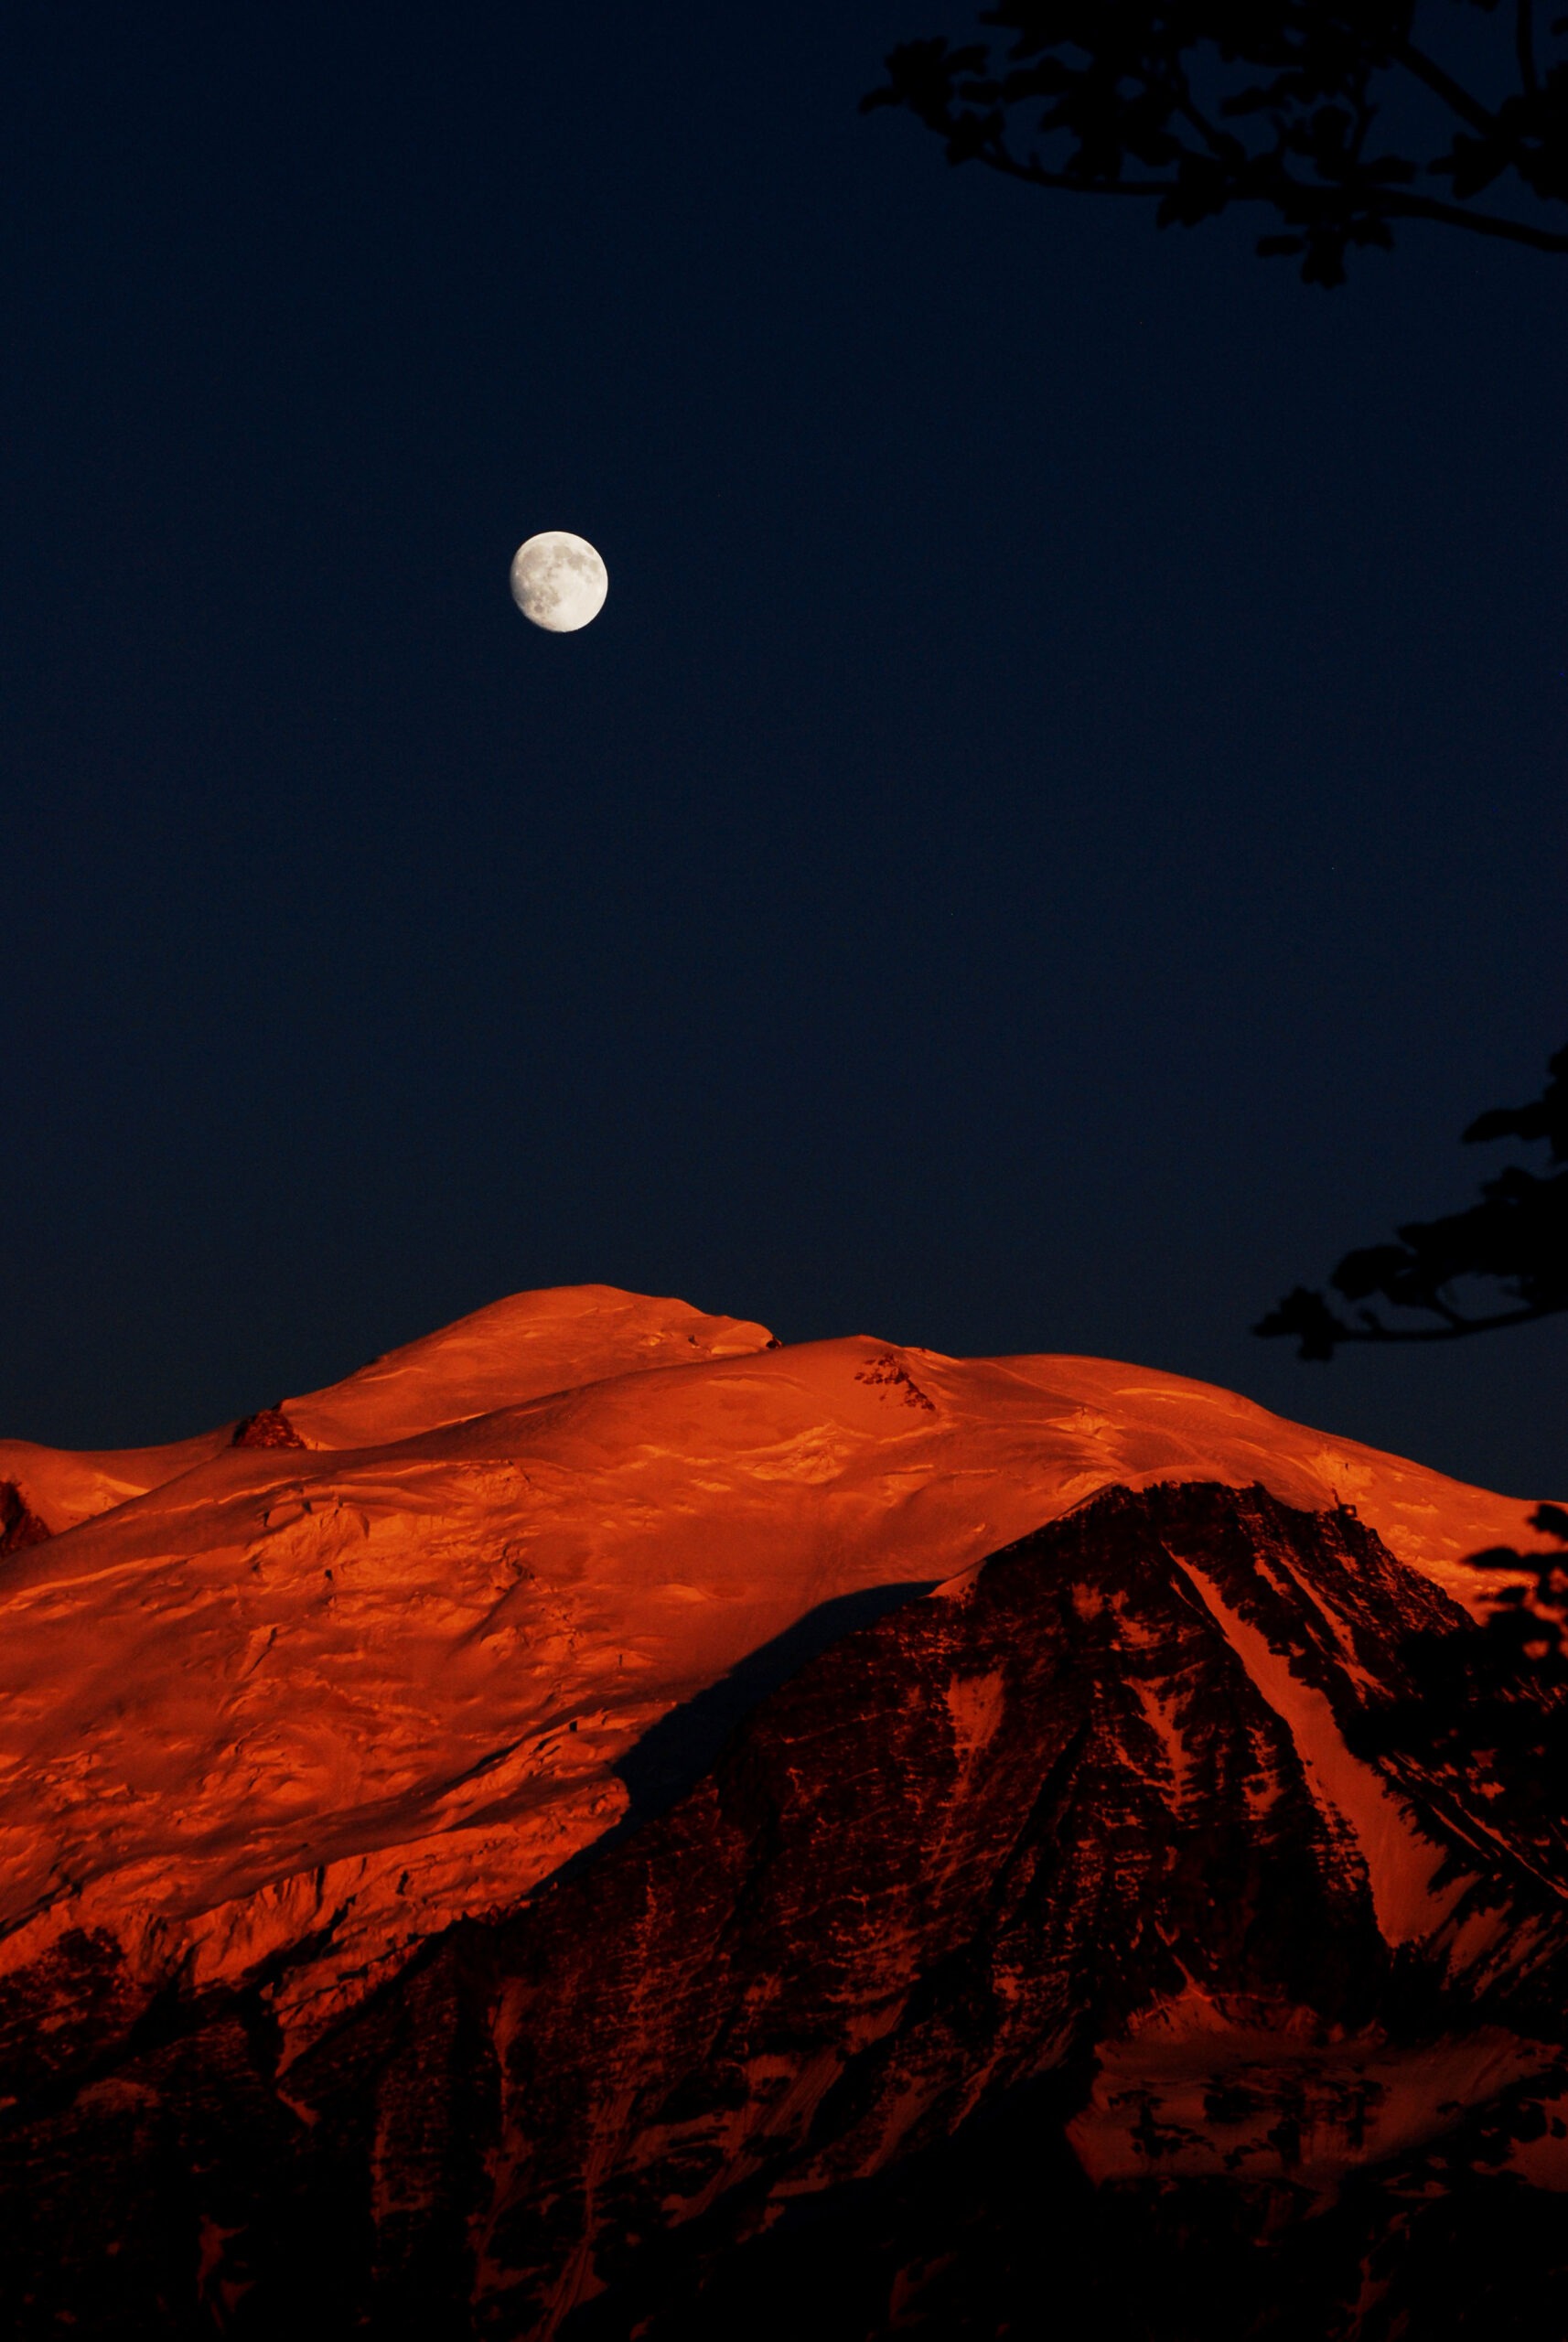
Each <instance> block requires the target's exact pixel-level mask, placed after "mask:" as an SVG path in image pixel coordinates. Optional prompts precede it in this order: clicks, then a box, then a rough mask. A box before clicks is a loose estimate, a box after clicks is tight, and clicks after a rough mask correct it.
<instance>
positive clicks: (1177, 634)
mask: <svg viewBox="0 0 1568 2342" xmlns="http://www.w3.org/2000/svg"><path fill="white" fill-rule="evenodd" d="M11 21H12V29H11V31H10V33H9V34H8V35H7V37H6V48H5V55H4V58H3V59H0V83H3V85H4V91H5V95H4V105H5V112H6V113H7V115H8V117H9V120H8V123H7V126H6V132H5V146H6V151H7V155H8V160H7V161H6V163H5V176H6V187H5V223H6V224H5V258H4V282H3V285H0V297H3V301H4V307H5V315H6V317H7V320H8V324H7V338H8V340H9V342H10V358H9V362H8V365H7V368H6V371H5V384H4V392H3V396H4V409H5V411H4V416H3V438H4V447H5V457H4V460H5V470H6V483H7V484H6V493H5V526H4V532H3V536H0V544H3V559H4V576H3V590H4V602H5V638H4V652H3V658H4V675H3V679H0V683H3V701H4V718H3V726H4V733H3V747H4V774H3V792H4V794H3V800H0V802H3V822H4V829H3V836H4V870H5V978H4V988H3V1003H4V1005H3V1016H4V1030H5V1051H4V1063H5V1147H4V1155H3V1170H0V1231H3V1240H4V1262H3V1266H0V1280H3V1282H0V1292H3V1296H4V1302H3V1324H4V1340H3V1343H0V1428H3V1429H4V1430H5V1432H6V1433H8V1434H20V1435H24V1436H28V1437H33V1438H38V1439H43V1440H48V1441H51V1442H58V1443H65V1444H70V1445H106V1444H119V1443H124V1442H130V1441H136V1440H156V1439H164V1438H168V1437H172V1436H175V1435H177V1434H180V1433H182V1432H185V1431H188V1430H191V1429H194V1428H197V1427H198V1426H199V1425H202V1424H205V1423H211V1422H215V1421H218V1420H220V1419H221V1418H223V1417H224V1416H226V1415H230V1414H233V1413H239V1412H241V1411H242V1410H248V1409H250V1408H252V1407H255V1406H259V1405H261V1404H263V1403H264V1402H268V1401H271V1400H273V1399H274V1398H276V1397H277V1396H278V1395H279V1394H280V1393H281V1392H284V1391H299V1390H302V1389H305V1388H306V1387H309V1386H310V1385H313V1384H316V1383H319V1382H322V1381H325V1380H328V1379H330V1378H332V1377H335V1376H337V1375H339V1374H341V1373H344V1372H346V1371H348V1370H349V1369H351V1368H352V1367H354V1366H356V1365H358V1364H359V1363H360V1362H361V1361H362V1360H363V1359H366V1358H367V1357H369V1356H370V1355H371V1354H372V1353H373V1352H375V1351H377V1350H380V1349H382V1348H386V1347H388V1346H389V1345H391V1344H392V1343H395V1342H399V1341H403V1340H406V1339H408V1338H412V1337H413V1336H414V1335H416V1334H419V1333H421V1332H424V1331H425V1330H427V1329H429V1328H430V1327H434V1326H435V1325H437V1324H439V1323H441V1322H442V1321H444V1320H446V1319H448V1318H450V1317H453V1316H456V1315H458V1314H459V1313H461V1312H463V1311H466V1310H468V1309H471V1308H474V1307H476V1306H478V1305H480V1304H481V1303H483V1302H485V1301H487V1300H489V1299H492V1298H494V1297H495V1296H497V1295H499V1294H502V1293H504V1292H508V1291H511V1290H515V1289H517V1288H520V1287H523V1286H529V1285H541V1284H561V1283H571V1282H577V1281H587V1280H602V1281H605V1282H608V1283H612V1284H624V1285H629V1286H634V1287H637V1288H639V1289H642V1290H646V1291H651V1292H656V1293H659V1292H671V1293H679V1294H681V1295H684V1296H686V1297H687V1298H689V1299H690V1300H692V1301H693V1302H696V1303H698V1304H700V1305H703V1307H706V1308H710V1309H722V1310H727V1311H732V1312H735V1313H736V1314H739V1315H744V1316H758V1317H762V1318H764V1319H766V1320H767V1321H768V1323H769V1324H770V1325H771V1326H773V1327H774V1328H775V1330H776V1331H778V1332H779V1334H781V1335H782V1336H784V1337H785V1338H787V1339H799V1338H807V1337H810V1336H813V1335H818V1334H827V1333H846V1332H852V1331H860V1330H865V1331H868V1332H874V1333H876V1334H878V1335H882V1336H885V1337H886V1338H890V1339H896V1340H899V1341H905V1342H917V1343H925V1344H929V1345H931V1346H933V1347H935V1348H941V1349H947V1350H959V1351H993V1350H1004V1349H1031V1350H1042V1349H1055V1350H1081V1351H1092V1352H1097V1353H1101V1354H1106V1355H1111V1356H1115V1357H1122V1358H1129V1359H1137V1360H1140V1361H1142V1362H1145V1363H1147V1364H1150V1365H1154V1366H1159V1367H1163V1368H1167V1369H1171V1370H1176V1371H1177V1372H1183V1373H1188V1374H1197V1375H1200V1376H1205V1377H1208V1378H1209V1379H1211V1380H1217V1381H1219V1382H1223V1383H1226V1384H1228V1385H1230V1386H1232V1387H1235V1388H1239V1389H1240V1390H1243V1391H1247V1392H1249V1393H1250V1394H1251V1395H1252V1396H1254V1397H1256V1398H1258V1399H1261V1400H1262V1401H1263V1402H1264V1403H1266V1404H1267V1405H1270V1406H1273V1407H1275V1408H1278V1409H1279V1410H1281V1411H1282V1412H1283V1413H1288V1414H1291V1415H1294V1416H1298V1417H1301V1418H1303V1419H1305V1420H1307V1421H1310V1422H1315V1423H1322V1424H1324V1425H1325V1426H1326V1427H1329V1428H1332V1429H1335V1430H1338V1431H1341V1432H1345V1433H1348V1434H1355V1435H1357V1436H1359V1437H1362V1438H1366V1439H1369V1440H1371V1441H1373V1442H1376V1443H1378V1444H1380V1445H1388V1446H1391V1447H1394V1448H1397V1449H1400V1450H1402V1451H1403V1452H1406V1453H1409V1454H1412V1455H1413V1456H1417V1457H1419V1458H1420V1459H1421V1460H1423V1462H1427V1463H1431V1464H1435V1465H1438V1466H1443V1467H1444V1468H1445V1469H1448V1470H1451V1471H1453V1472H1455V1473H1457V1474H1459V1475H1461V1476H1463V1477H1470V1478H1475V1479H1478V1480H1481V1481H1485V1482H1488V1483H1490V1484H1492V1485H1494V1486H1499V1487H1504V1488H1512V1489H1514V1490H1516V1491H1517V1492H1520V1493H1521V1494H1530V1495H1532V1496H1533V1495H1541V1494H1551V1495H1557V1496H1561V1495H1563V1494H1564V1493H1568V1460H1565V1455H1564V1445H1563V1390H1564V1384H1565V1380H1568V1377H1565V1373H1564V1369H1565V1367H1568V1326H1565V1324H1564V1322H1563V1320H1561V1319H1559V1320H1557V1321H1555V1322H1554V1323H1552V1324H1548V1325H1545V1326H1541V1327H1531V1328H1528V1329H1526V1330H1525V1331H1524V1332H1522V1333H1513V1334H1508V1335H1503V1336H1499V1337H1497V1338H1493V1339H1492V1340H1491V1341H1490V1342H1488V1341H1486V1340H1482V1341H1478V1342H1474V1343H1469V1344H1461V1345H1455V1346H1454V1347H1452V1348H1448V1347H1436V1348H1433V1349H1430V1350H1412V1351H1398V1352H1392V1353H1387V1354H1378V1353H1366V1352H1362V1353H1350V1354H1348V1355H1345V1356H1343V1357H1342V1358H1341V1359H1339V1360H1337V1362H1336V1363H1335V1364H1334V1365H1332V1366H1330V1367H1308V1366H1303V1365H1301V1364H1299V1363H1297V1361H1296V1360H1295V1359H1294V1356H1293V1355H1292V1354H1291V1352H1290V1349H1289V1348H1288V1346H1287V1345H1285V1344H1283V1343H1273V1344H1265V1343H1262V1342H1260V1341H1258V1340H1256V1339H1255V1338H1253V1337H1252V1336H1251V1334H1250V1332H1249V1330H1248V1328H1249V1327H1250V1325H1251V1323H1252V1321H1253V1320H1254V1319H1255V1318H1256V1317H1257V1316H1259V1315H1260V1314H1261V1312H1262V1309H1263V1308H1264V1307H1265V1306H1267V1305H1269V1304H1270V1303H1272V1302H1273V1301H1274V1300H1275V1299H1276V1298H1277V1297H1278V1295H1280V1294H1281V1293H1282V1292H1283V1290H1284V1288H1285V1287H1286V1286H1288V1285H1291V1284H1295V1283H1296V1282H1298V1281H1306V1282H1309V1283H1316V1282H1318V1281H1319V1280H1320V1279H1321V1278H1322V1277H1323V1275H1324V1274H1325V1273H1326V1271H1327V1270H1328V1269H1329V1268H1330V1267H1331V1266H1332V1265H1333V1262H1334V1261H1335V1260H1336V1259H1337V1257H1338V1255H1339V1253H1340V1252H1343V1251H1344V1250H1345V1249H1347V1248H1348V1246H1349V1245H1351V1244H1353V1243H1369V1242H1372V1241H1376V1240H1378V1239H1380V1238H1381V1237H1382V1236H1383V1235H1384V1234H1385V1233H1387V1232H1388V1231H1389V1230H1390V1228H1391V1224H1392V1223H1393V1222H1394V1221H1395V1220H1397V1219H1410V1218H1414V1217H1417V1216H1425V1215H1429V1214H1431V1213H1434V1212H1436V1211H1440V1210H1444V1209H1452V1208H1455V1207H1457V1206H1458V1205H1459V1204H1460V1203H1462V1202H1464V1201H1465V1200H1466V1199H1467V1198H1468V1197H1469V1195H1470V1193H1471V1191H1472V1189H1473V1187H1474V1186H1475V1183H1476V1180H1477V1176H1480V1175H1481V1174H1482V1173H1484V1172H1485V1171H1486V1170H1487V1169H1488V1168H1490V1167H1493V1166H1494V1165H1495V1163H1496V1162H1497V1161H1498V1159H1500V1158H1499V1157H1498V1155H1496V1153H1495V1152H1494V1151H1487V1150H1480V1149H1475V1148H1469V1149H1466V1148H1462V1147H1460V1146H1459V1145H1458V1144H1456V1139H1457V1133H1458V1131H1459V1129H1460V1128H1461V1126H1462V1125H1463V1124H1464V1123H1466V1121H1468V1120H1469V1119H1470V1117H1471V1116H1473V1115H1474V1114H1476V1113H1477V1112H1479V1111H1480V1110H1481V1109H1483V1108H1485V1107H1487V1106H1491V1105H1495V1104H1499V1103H1512V1102H1516V1101H1521V1100H1523V1099H1524V1098H1526V1097H1528V1096H1530V1095H1532V1094H1533V1093H1534V1092H1535V1091H1536V1090H1538V1089H1539V1088H1540V1085H1541V1079H1542V1076H1543V1072H1544V1064H1545V1059H1546V1057H1547V1055H1548V1053H1549V1052H1550V1051H1551V1050H1552V1048H1553V1047H1557V1046H1558V1045H1560V1044H1561V1043H1562V1042H1563V1039H1564V1038H1565V1037H1568V984H1565V983H1564V958H1563V941H1562V931H1561V929H1562V911H1561V904H1562V900H1563V879H1564V846H1565V843H1568V815H1565V800H1564V787H1563V781H1564V762H1565V749H1568V685H1565V683H1564V682H1563V662H1564V656H1565V653H1568V435H1565V433H1564V428H1563V424H1564V384H1565V383H1568V263H1563V262H1560V261H1553V260H1551V259H1543V258H1537V257H1535V256H1533V255H1529V254H1523V253H1520V252H1513V251H1509V250H1506V249H1500V248H1499V249H1494V248H1492V247H1489V246H1487V245H1484V244H1481V243H1480V242H1478V241H1477V242H1476V243H1475V244H1474V245H1472V244H1470V243H1468V242H1465V241H1464V240H1463V239H1459V238H1455V237H1454V236H1452V235H1445V234H1444V232H1442V231H1436V230H1431V231H1412V232H1408V233H1407V234H1406V235H1405V237H1404V239H1403V241H1402V247H1401V249H1400V250H1399V251H1398V252H1396V253H1395V254H1394V255H1393V256H1392V258H1391V259H1390V258H1386V257H1383V256H1380V255H1372V256H1370V257H1369V258H1367V259H1365V260H1364V261H1363V262H1361V263H1359V265H1355V266H1353V269H1352V277H1351V283H1350V285H1349V286H1348V289H1347V290H1345V291H1344V292H1341V293H1337V294H1330V295H1325V294H1323V293H1321V292H1318V291H1316V290H1308V289H1305V288H1304V287H1303V286H1302V285H1299V284H1298V282H1297V281H1296V279H1295V276H1294V273H1293V271H1292V269H1291V266H1290V264H1289V263H1282V262H1273V263H1262V262H1260V261H1257V260H1255V259H1254V258H1253V257H1252V256H1251V242H1252V239H1253V236H1254V235H1255V234H1256V232H1257V231H1258V230H1259V228H1260V227H1261V226H1264V225H1267V224H1268V223H1267V222H1264V221H1257V220H1237V221H1234V222H1230V221H1227V222H1224V223H1221V224H1220V225H1219V226H1216V227H1211V228H1208V229H1207V230H1202V231H1195V232H1191V233H1187V232H1183V231H1170V232H1167V233H1165V234H1163V235H1157V234H1156V233H1155V231H1154V230H1153V228H1152V227H1151V225H1150V222H1149V220H1148V219H1147V217H1146V216H1145V214H1144V211H1143V210H1142V209H1141V207H1132V206H1128V207H1117V206H1114V205H1110V204H1101V203H1097V202H1094V201H1090V200H1075V199H1072V198H1069V197H1060V198H1051V197H1049V196H1046V195H1040V194H1036V193H1033V192H1031V191H1029V190H1026V189H1024V188H1016V187H1012V186H1008V185H1005V184H1004V183H1002V182H999V181H996V180H993V179H991V178H989V177H983V175H981V174H979V173H978V172H975V173H969V172H962V171H960V172H952V171H950V170H948V169H947V168H946V167H944V165H943V163H942V161H941V157H940V151H939V149H938V148H937V146H936V145H935V144H934V143H933V142H932V141H931V140H930V139H929V138H928V137H927V136H926V135H925V134H923V133H922V132H921V131H919V130H918V128H917V127H916V126H915V125H914V124H912V123H910V122H909V121H908V120H907V119H904V118H901V117H894V116H890V115H886V114H883V115H876V116H874V117H872V118H870V119H862V118H861V116H860V115H859V114H858V113H857V110H856V108H857V101H858V99H859V97H860V95H861V94H862V92H863V91H865V90H867V89H869V88H870V87H871V86H873V84H874V83H875V81H877V80H878V79H879V67H880V59H881V57H882V55H883V53H884V51H885V50H886V48H888V47H889V46H890V44H891V43H892V42H893V41H894V40H896V39H897V38H903V37H906V36H909V35H912V34H918V33H923V32H926V31H929V30H931V29H933V28H934V25H935V24H940V23H941V22H943V16H942V12H941V11H940V9H939V10H936V11H935V12H934V16H933V14H932V12H931V11H930V10H929V6H928V5H927V0H875V5H865V6H863V7H858V8H848V9H846V8H844V7H843V6H842V5H828V0H800V5H794V6H791V7H786V8H783V9H771V10H766V11H765V10H757V11H751V12H748V11H746V10H737V9H734V8H724V9H720V8H718V7H713V6H707V5H691V6H687V7H683V8H680V9H677V10H675V11H673V12H671V14H669V15H667V16H665V17H664V18H663V19H662V20H659V19H654V18H650V16H649V15H648V12H647V11H645V10H643V9H640V8H632V7H629V6H626V5H607V6H606V5H594V0H573V4H572V5H570V6H564V5H527V0H520V5H512V6H501V5H464V0H454V5H446V6H443V7H441V8H435V7H430V6H423V7H413V6H408V5H387V0H381V5H376V6H373V7H372V6H369V5H358V4H357V0H345V4H344V5H335V6H333V7H331V8H328V9H323V8H321V7H319V6H313V7H311V8H308V9H306V8H304V7H299V6H294V5H279V0H267V5H264V6H262V5H227V6H224V7H221V8H212V7H210V6H202V7H198V6H196V5H192V0H152V5H148V6H146V7H142V8H136V9H126V8H124V7H123V6H114V7H111V6H109V5H98V0H91V5H73V0H47V5H45V0H22V5H20V7H19V9H18V10H17V11H16V13H14V15H13V17H12V20H11ZM1130 213H1131V214H1132V215H1133V216H1128V215H1129V214H1130ZM553 527H560V528H567V529H572V530H576V531H578V532H581V533H583V534H585V535H586V536H588V537H589V538H591V539H592V540H593V542H594V543H596V545H597V546H598V547H599V548H600V550H601V551H602V552H603V553H604V555H605V557H606V559H607V563H608V564H609V572H610V596H609V601H608V604H607V607H606V609H605V612H604V614H603V616H602V618H600V619H599V620H598V621H597V622H596V624H595V625H594V626H593V627H592V628H590V629H588V630H587V631H586V632H585V633H583V634H581V635H576V636H570V637H561V638H553V637H549V636H545V635H543V634H541V633H538V632H536V631H534V630H533V629H532V628H529V627H528V626H527V625H525V624H524V622H523V621H522V620H521V618H519V616H518V614H517V612H516V610H515V609H514V608H513V607H512V604H511V602H510V598H509V596H508V591H507V569H508V564H509V562H510V556H511V553H512V552H513V549H514V548H515V546H516V545H517V544H518V543H519V542H520V541H521V539H522V538H523V537H525V536H527V535H529V534H530V533H532V532H534V531H535V530H538V529H543V528H553Z"/></svg>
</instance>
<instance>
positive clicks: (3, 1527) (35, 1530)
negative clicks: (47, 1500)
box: [0, 1480, 49, 1559]
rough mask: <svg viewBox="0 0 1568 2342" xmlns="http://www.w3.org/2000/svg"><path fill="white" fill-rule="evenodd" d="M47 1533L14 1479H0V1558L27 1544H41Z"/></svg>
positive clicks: (46, 1525)
mask: <svg viewBox="0 0 1568 2342" xmlns="http://www.w3.org/2000/svg"><path fill="white" fill-rule="evenodd" d="M48 1534H49V1529H48V1523H47V1522H46V1521H43V1520H39V1518H38V1514H37V1513H36V1512H35V1511H34V1510H33V1509H32V1507H31V1506H30V1505H29V1504H28V1502H27V1498H26V1497H25V1496H24V1495H23V1494H22V1491H21V1489H20V1488H18V1487H17V1486H16V1481H15V1480H0V1559H4V1557H5V1554H7V1553H19V1552H22V1550H23V1549H24V1547H26V1546H27V1545H41V1544H43V1542H45V1540H46V1539H47V1538H48Z"/></svg>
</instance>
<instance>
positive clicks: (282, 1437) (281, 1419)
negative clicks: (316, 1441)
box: [229, 1401, 306, 1447]
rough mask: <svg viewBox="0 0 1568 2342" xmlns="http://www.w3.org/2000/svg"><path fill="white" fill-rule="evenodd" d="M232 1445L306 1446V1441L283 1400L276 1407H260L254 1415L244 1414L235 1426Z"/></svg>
mask: <svg viewBox="0 0 1568 2342" xmlns="http://www.w3.org/2000/svg"><path fill="white" fill-rule="evenodd" d="M229 1445H231V1447H304V1446H305V1445H306V1442H305V1441H304V1440H303V1439H301V1437H300V1435H299V1434H298V1432H296V1431H295V1427H294V1425H293V1424H292V1423H290V1421H289V1419H288V1417H287V1415H286V1414H285V1412H284V1409H283V1404H282V1402H281V1401H280V1402H279V1403H278V1404H277V1405H276V1406H275V1407H259V1408H258V1409H257V1410H256V1413H254V1414H253V1415H242V1416H241V1418H240V1420H239V1422H238V1423H236V1424H235V1426H234V1436H233V1438H232V1439H231V1441H230V1443H229Z"/></svg>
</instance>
